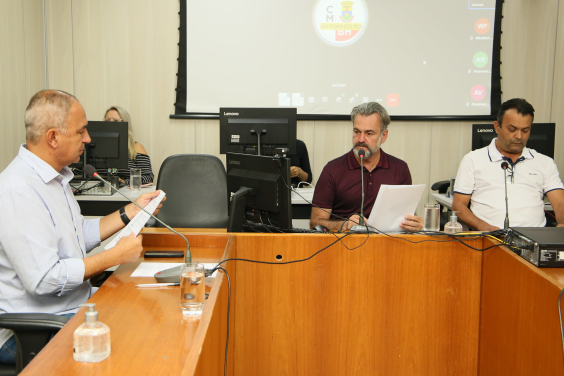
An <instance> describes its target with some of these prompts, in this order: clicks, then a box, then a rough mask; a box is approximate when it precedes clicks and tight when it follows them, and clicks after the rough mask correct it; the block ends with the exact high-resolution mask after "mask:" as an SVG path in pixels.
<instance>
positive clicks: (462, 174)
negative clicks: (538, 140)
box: [454, 138, 564, 228]
mask: <svg viewBox="0 0 564 376" xmlns="http://www.w3.org/2000/svg"><path fill="white" fill-rule="evenodd" d="M496 140H497V138H494V139H493V140H492V142H491V143H490V144H489V145H488V146H487V147H485V148H481V149H478V150H474V151H472V152H470V153H468V154H466V155H465V156H464V158H462V162H460V167H459V168H458V174H457V175H456V181H455V183H454V192H455V193H461V194H464V195H472V198H471V199H470V209H471V210H472V212H473V213H474V215H476V217H478V218H480V219H481V220H483V221H486V222H487V223H489V224H491V225H493V226H497V227H499V228H503V222H504V220H505V185H504V182H503V179H504V174H503V169H502V168H501V163H502V162H503V161H504V160H505V161H508V163H509V168H508V169H507V197H508V204H509V205H508V206H509V225H510V226H512V227H542V226H544V225H545V224H546V217H545V215H544V195H545V194H546V193H547V192H550V191H552V190H554V189H564V185H562V181H561V180H560V175H559V174H558V168H557V167H556V164H555V163H554V160H552V158H550V157H547V156H546V155H543V154H540V153H538V152H537V151H536V150H533V149H528V148H526V147H525V148H523V152H522V153H521V156H520V157H519V158H518V159H517V162H516V163H515V164H513V163H512V161H511V160H510V159H509V158H507V157H504V156H503V155H502V154H501V153H500V152H499V150H498V149H497V147H496V144H495V143H496Z"/></svg>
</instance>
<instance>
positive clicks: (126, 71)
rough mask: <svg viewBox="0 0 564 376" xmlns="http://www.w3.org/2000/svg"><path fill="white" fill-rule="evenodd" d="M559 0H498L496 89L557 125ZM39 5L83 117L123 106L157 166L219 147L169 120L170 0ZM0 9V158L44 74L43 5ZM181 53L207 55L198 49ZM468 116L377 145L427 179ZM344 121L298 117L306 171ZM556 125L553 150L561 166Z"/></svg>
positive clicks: (344, 132)
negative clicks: (307, 163) (499, 35)
mask: <svg viewBox="0 0 564 376" xmlns="http://www.w3.org/2000/svg"><path fill="white" fill-rule="evenodd" d="M559 2H560V1H559V0H544V1H542V2H532V1H527V0H513V1H508V2H505V4H504V17H505V18H504V20H503V26H502V28H503V38H502V42H501V43H502V46H503V49H502V51H501V58H502V62H503V65H502V76H503V80H502V89H503V99H504V100H506V99H509V98H512V97H516V96H518V97H524V98H527V99H528V100H529V101H530V102H531V103H532V104H533V105H534V106H535V108H536V121H539V122H541V121H553V122H556V123H557V124H559V123H560V122H562V121H564V109H563V108H562V107H563V106H562V103H563V102H564V89H563V88H564V72H563V71H562V69H561V68H560V67H562V66H563V64H564V44H563V41H564V31H563V30H564V24H563V23H564V13H563V12H564V10H563V9H562V8H563V7H559ZM46 9H47V14H46V20H47V45H48V63H49V71H48V78H49V87H50V88H60V89H63V90H67V91H70V92H74V93H75V94H76V95H77V96H78V98H79V99H80V100H81V102H82V104H83V105H84V107H85V109H86V113H87V116H88V118H89V119H91V120H100V119H102V117H103V115H104V110H105V109H106V108H107V107H109V106H110V105H120V106H123V107H124V108H126V109H127V110H128V111H129V112H130V114H131V116H132V122H133V126H134V130H135V134H136V139H137V140H138V141H139V142H141V143H142V144H143V145H144V146H145V148H146V149H147V150H148V152H149V154H150V155H151V159H152V162H153V169H154V172H155V174H157V173H158V170H159V168H160V165H161V163H162V161H163V160H164V159H165V158H166V157H167V156H169V155H172V154H178V153H209V154H213V155H219V145H218V135H219V122H218V121H217V120H171V119H169V115H170V114H171V113H172V112H173V111H174V107H173V104H174V100H175V90H174V89H175V87H176V71H177V60H176V59H177V55H178V49H177V41H178V29H177V28H178V25H179V16H178V10H179V3H178V0H163V1H158V2H157V1H152V0H137V1H135V0H113V1H112V0H81V1H76V0H46ZM0 10H1V12H0V20H1V21H2V22H1V24H0V33H1V35H2V38H0V53H1V55H2V56H3V58H2V60H0V83H1V84H2V88H3V89H4V88H8V90H6V89H4V90H3V91H2V93H0V111H1V113H2V114H3V116H2V120H1V129H0V132H1V133H0V135H1V140H0V146H1V148H2V150H0V168H1V169H3V168H4V167H5V166H6V165H7V164H8V163H9V162H10V161H11V160H12V159H13V157H14V155H15V153H16V152H17V146H18V145H19V144H20V143H21V142H23V140H24V131H23V127H22V121H23V111H24V109H25V106H26V104H27V101H28V100H29V97H30V96H31V95H32V94H33V93H34V92H36V91H37V90H39V89H41V88H42V85H43V81H44V65H43V13H42V12H43V9H42V1H40V0H13V1H12V0H3V1H2V0H0ZM5 36H8V37H7V38H6V37H5ZM190 58H199V59H205V58H206V56H205V51H195V52H193V54H192V55H191V56H190ZM555 60H556V62H555ZM472 123H473V122H393V123H392V124H391V126H390V136H389V139H388V141H387V142H386V144H385V145H384V150H385V151H386V152H389V153H390V154H392V155H394V156H397V157H398V158H401V159H403V160H405V161H406V162H407V163H408V164H409V166H410V170H411V173H412V177H413V181H414V183H424V184H427V185H428V189H429V187H430V185H431V184H432V183H433V182H435V181H438V180H445V179H449V178H451V177H453V176H455V175H456V171H457V169H458V163H459V161H460V158H461V157H462V156H463V155H464V154H466V153H467V152H469V151H470V138H471V135H470V130H471V124H472ZM351 128H352V126H351V124H350V121H334V122H329V121H300V122H299V123H298V138H300V139H302V140H304V141H305V142H306V144H307V146H308V151H309V154H310V162H311V165H312V169H313V179H314V182H315V181H316V180H317V178H318V177H319V174H320V173H321V171H322V169H323V167H324V166H325V164H326V163H327V162H328V161H330V160H332V159H334V158H336V157H338V156H340V155H342V154H344V153H346V152H347V151H348V150H350V147H351V143H352V130H351ZM560 128H561V127H559V126H558V125H557V148H556V158H555V160H556V162H557V164H558V165H559V166H560V170H564V153H563V152H561V151H560V149H559V148H558V145H559V144H561V143H562V141H563V140H564V131H561V129H560ZM220 158H221V159H222V160H223V161H224V160H225V157H224V156H220ZM428 193H429V192H427V193H426V195H424V197H423V199H422V200H421V202H422V203H423V202H426V201H428V200H429V199H428Z"/></svg>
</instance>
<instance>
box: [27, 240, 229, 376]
mask: <svg viewBox="0 0 564 376" xmlns="http://www.w3.org/2000/svg"><path fill="white" fill-rule="evenodd" d="M187 237H188V239H189V241H190V243H191V249H192V254H193V256H194V257H195V259H197V260H198V261H200V262H217V261H219V260H221V259H223V258H226V257H229V255H230V252H231V249H232V247H233V238H232V237H231V236H229V235H206V236H193V235H187ZM178 239H179V237H178V236H172V235H170V234H169V235H158V237H151V236H148V237H146V238H144V239H143V244H144V247H145V249H146V250H148V249H163V248H169V247H172V248H175V249H182V244H181V243H180V242H179V241H178ZM155 240H158V246H156V245H155ZM180 241H181V242H182V243H184V241H183V240H182V239H181V238H180ZM152 260H154V259H152ZM141 261H143V259H142V258H141V259H139V260H138V261H137V262H136V263H132V264H127V265H122V266H120V267H119V268H118V270H117V271H116V272H114V273H113V274H112V276H111V277H110V278H109V279H108V280H107V281H106V283H104V285H103V286H102V287H101V288H100V289H99V290H98V292H97V293H96V294H94V295H93V296H92V298H91V299H90V300H89V301H88V302H89V303H96V309H97V310H98V312H99V314H100V315H99V316H100V321H102V322H103V323H105V324H107V325H109V327H110V330H111V332H110V335H111V344H112V353H111V355H110V356H109V357H108V359H106V360H104V361H103V362H100V363H79V362H75V361H74V360H73V358H72V342H73V340H72V336H73V333H74V331H75V329H76V328H77V327H78V326H79V325H80V324H82V323H83V322H84V312H85V308H82V309H81V310H80V311H79V312H78V313H77V314H76V315H75V316H74V317H73V318H72V319H71V320H70V321H69V322H68V324H67V325H66V326H65V327H64V328H63V329H62V330H61V331H60V332H59V333H58V334H57V335H56V336H55V338H53V340H52V341H51V342H50V343H49V344H48V345H47V346H46V347H45V348H44V349H43V350H42V351H41V352H40V353H39V354H38V356H37V357H36V358H35V359H34V360H33V362H32V363H30V364H29V365H28V366H27V367H26V368H25V369H24V371H23V372H22V373H21V375H57V376H64V375H81V376H86V375H179V374H190V375H193V374H200V375H208V374H222V372H223V353H224V349H225V334H226V319H225V318H226V316H227V311H226V307H227V284H226V281H224V279H223V278H224V275H223V274H221V273H218V276H217V278H215V279H214V282H213V284H212V285H211V286H209V285H207V286H206V289H207V290H208V291H207V292H209V294H210V295H209V298H208V299H207V300H206V304H205V307H204V312H203V314H202V316H201V318H185V317H183V315H182V312H181V309H180V291H179V287H178V286H174V287H162V288H143V289H140V288H137V287H135V285H136V284H139V283H152V282H155V280H154V278H149V277H146V278H131V277H130V275H131V273H132V272H133V271H134V270H135V268H136V267H137V265H138V264H139V263H140V262H141ZM159 262H167V259H159ZM169 262H178V261H177V260H174V259H173V260H170V259H169ZM218 301H219V302H220V303H221V304H219V305H217V306H216V302H218ZM202 349H203V350H202ZM206 349H212V350H213V351H212V352H213V353H211V354H208V352H209V351H208V350H206ZM222 349H223V350H222ZM202 352H203V354H204V355H206V359H211V361H210V362H206V363H202V364H198V358H199V357H200V354H201V353H202ZM196 372H197V373H196Z"/></svg>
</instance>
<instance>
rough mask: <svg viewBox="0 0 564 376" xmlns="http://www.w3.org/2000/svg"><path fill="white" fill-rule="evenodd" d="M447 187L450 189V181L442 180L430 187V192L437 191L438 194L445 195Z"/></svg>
mask: <svg viewBox="0 0 564 376" xmlns="http://www.w3.org/2000/svg"><path fill="white" fill-rule="evenodd" d="M448 187H450V180H442V181H438V182H436V183H434V184H433V185H432V186H431V190H433V191H439V193H446V192H447V189H448Z"/></svg>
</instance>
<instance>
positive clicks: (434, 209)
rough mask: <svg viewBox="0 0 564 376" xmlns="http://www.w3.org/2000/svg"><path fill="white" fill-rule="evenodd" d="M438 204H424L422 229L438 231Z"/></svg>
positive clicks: (439, 228) (439, 226)
mask: <svg viewBox="0 0 564 376" xmlns="http://www.w3.org/2000/svg"><path fill="white" fill-rule="evenodd" d="M440 210H441V209H440V205H439V204H425V216H424V217H423V231H440V230H441V222H440V214H441V213H440Z"/></svg>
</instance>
